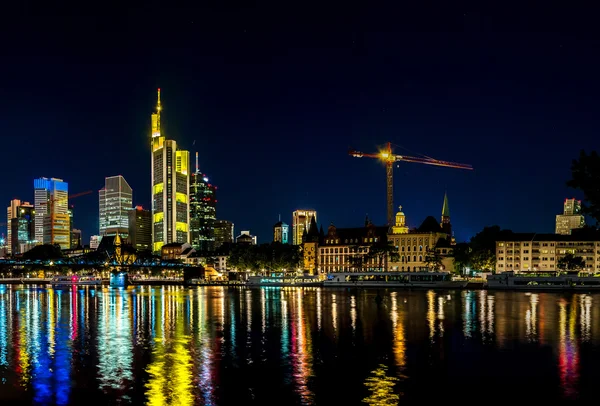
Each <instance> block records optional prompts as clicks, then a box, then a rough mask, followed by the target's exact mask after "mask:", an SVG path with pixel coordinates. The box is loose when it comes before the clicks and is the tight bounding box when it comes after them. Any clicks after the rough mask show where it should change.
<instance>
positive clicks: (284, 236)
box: [273, 216, 290, 244]
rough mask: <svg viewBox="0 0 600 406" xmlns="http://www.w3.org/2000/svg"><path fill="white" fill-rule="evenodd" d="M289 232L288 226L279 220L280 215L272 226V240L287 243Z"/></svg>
mask: <svg viewBox="0 0 600 406" xmlns="http://www.w3.org/2000/svg"><path fill="white" fill-rule="evenodd" d="M289 233H290V226H288V225H287V224H286V223H285V222H283V221H281V216H280V218H279V221H278V222H277V223H275V225H274V226H273V242H278V243H281V244H287V243H288V242H289Z"/></svg>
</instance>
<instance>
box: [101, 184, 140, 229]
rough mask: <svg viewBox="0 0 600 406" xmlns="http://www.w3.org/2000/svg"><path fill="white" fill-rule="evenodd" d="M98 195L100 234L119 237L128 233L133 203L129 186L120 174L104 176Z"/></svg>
mask: <svg viewBox="0 0 600 406" xmlns="http://www.w3.org/2000/svg"><path fill="white" fill-rule="evenodd" d="M98 194H99V197H100V216H99V220H100V235H101V236H105V235H107V236H114V235H117V233H118V234H119V235H120V236H121V238H127V236H128V235H129V212H130V211H131V210H132V205H133V196H132V194H133V192H132V190H131V187H130V186H129V184H128V183H127V181H126V180H125V178H124V177H123V176H121V175H118V176H110V177H107V178H105V180H104V187H103V188H102V189H100V190H99V191H98Z"/></svg>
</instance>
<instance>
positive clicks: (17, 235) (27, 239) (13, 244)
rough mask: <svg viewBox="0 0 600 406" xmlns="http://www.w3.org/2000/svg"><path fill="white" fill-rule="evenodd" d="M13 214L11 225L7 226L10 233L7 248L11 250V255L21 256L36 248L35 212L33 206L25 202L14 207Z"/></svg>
mask: <svg viewBox="0 0 600 406" xmlns="http://www.w3.org/2000/svg"><path fill="white" fill-rule="evenodd" d="M13 202H14V200H13ZM13 213H14V214H13V217H12V218H11V220H10V223H8V224H7V228H8V230H9V231H10V233H9V235H10V239H9V240H8V241H9V243H8V244H7V248H8V249H10V253H11V255H20V254H23V253H24V252H27V251H29V250H30V249H31V248H33V247H34V246H35V242H34V238H35V237H34V235H35V232H34V218H35V210H34V207H33V205H32V204H30V203H27V202H23V203H20V204H19V205H18V206H16V207H14V211H13Z"/></svg>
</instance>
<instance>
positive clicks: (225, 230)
mask: <svg viewBox="0 0 600 406" xmlns="http://www.w3.org/2000/svg"><path fill="white" fill-rule="evenodd" d="M234 231H235V230H234V225H233V223H232V222H231V221H227V220H216V221H215V249H218V248H221V246H222V245H223V244H231V243H233V236H234V235H235V233H234Z"/></svg>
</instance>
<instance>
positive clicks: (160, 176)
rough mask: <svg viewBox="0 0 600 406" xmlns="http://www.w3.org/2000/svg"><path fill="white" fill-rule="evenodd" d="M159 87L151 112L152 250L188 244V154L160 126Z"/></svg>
mask: <svg viewBox="0 0 600 406" xmlns="http://www.w3.org/2000/svg"><path fill="white" fill-rule="evenodd" d="M161 110H162V106H161V104H160V89H158V104H157V106H156V113H154V114H152V141H151V146H152V227H153V230H152V242H153V244H152V250H153V251H154V252H159V251H160V249H161V247H162V246H163V245H165V244H170V243H173V242H178V243H189V242H190V234H189V224H190V203H189V195H190V174H189V163H190V153H189V152H188V151H183V150H180V149H177V143H176V142H175V141H174V140H167V139H166V138H165V136H164V135H163V133H162V129H161V125H160V113H161Z"/></svg>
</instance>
